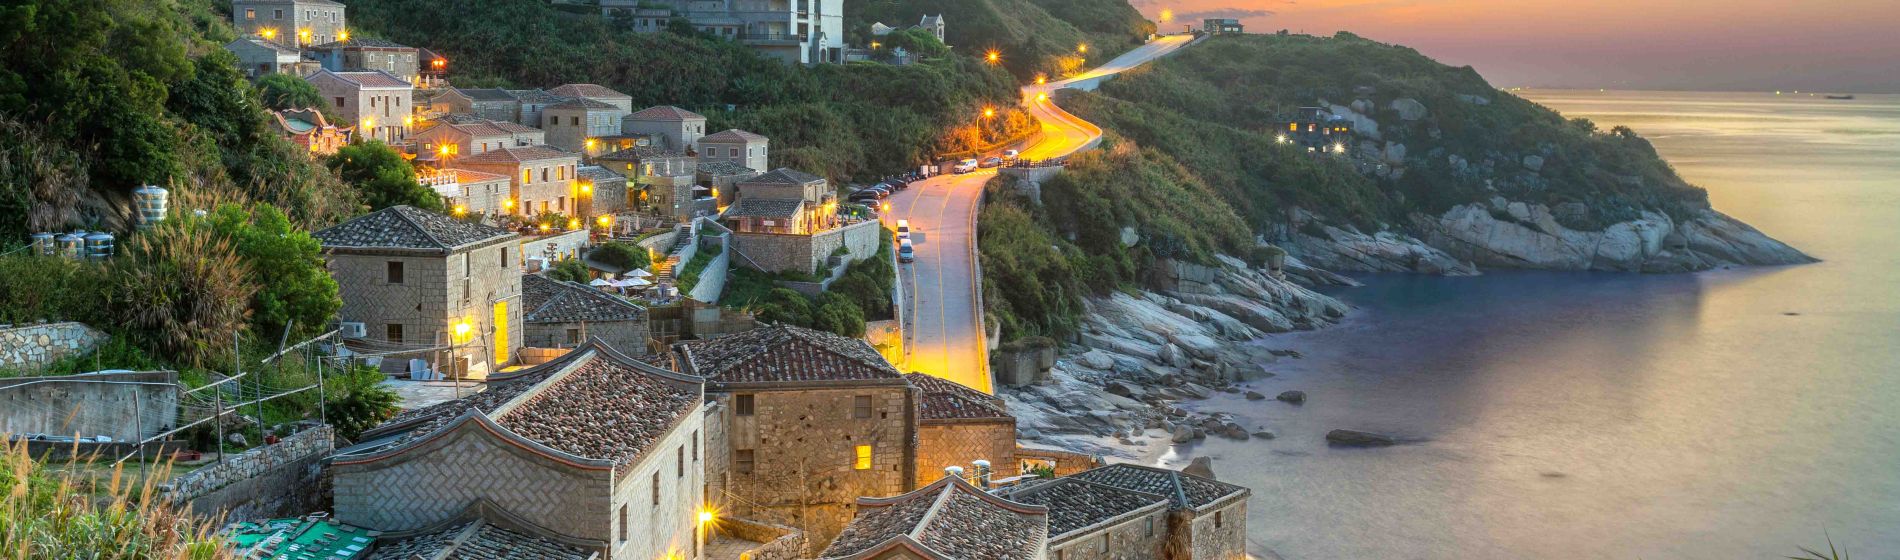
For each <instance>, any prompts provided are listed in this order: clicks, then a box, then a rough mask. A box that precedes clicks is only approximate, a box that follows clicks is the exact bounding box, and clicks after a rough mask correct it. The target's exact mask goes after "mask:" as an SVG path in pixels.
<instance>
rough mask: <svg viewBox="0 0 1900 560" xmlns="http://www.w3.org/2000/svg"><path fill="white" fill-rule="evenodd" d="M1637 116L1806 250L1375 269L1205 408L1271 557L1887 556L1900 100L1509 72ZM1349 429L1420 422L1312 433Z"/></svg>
mask: <svg viewBox="0 0 1900 560" xmlns="http://www.w3.org/2000/svg"><path fill="white" fill-rule="evenodd" d="M1524 95H1525V96H1526V97H1529V98H1531V99H1533V100H1536V101H1539V102H1542V103H1545V104H1547V105H1549V106H1551V107H1553V108H1556V109H1558V110H1560V111H1562V112H1564V113H1565V114H1566V115H1569V116H1573V117H1574V116H1582V117H1587V118H1590V119H1591V120H1594V121H1596V122H1597V123H1598V125H1599V126H1602V127H1604V128H1608V127H1610V126H1612V125H1618V124H1622V125H1629V126H1631V127H1633V128H1635V129H1636V130H1637V132H1639V133H1641V134H1643V135H1644V136H1647V137H1648V138H1650V139H1651V140H1652V141H1653V142H1654V143H1655V144H1656V147H1657V149H1658V150H1660V151H1661V152H1662V153H1663V155H1664V156H1665V157H1667V158H1668V159H1669V160H1670V161H1671V162H1672V163H1674V165H1675V166H1676V168H1677V169H1678V170H1679V171H1680V172H1681V173H1682V175H1683V176H1684V177H1686V178H1688V179H1689V180H1690V181H1691V182H1693V183H1696V184H1698V185H1701V186H1703V187H1705V188H1707V189H1709V191H1710V194H1711V196H1710V198H1711V199H1712V200H1713V202H1714V204H1715V206H1716V208H1718V209H1720V210H1722V211H1724V212H1727V213H1729V214H1730V215H1733V216H1736V217H1738V218H1740V219H1742V220H1744V221H1746V222H1748V223H1750V224H1753V225H1754V226H1756V227H1758V228H1760V229H1762V230H1763V231H1765V232H1767V233H1768V234H1770V235H1772V236H1775V237H1777V238H1779V239H1782V240H1784V241H1787V242H1789V243H1791V244H1793V245H1794V246H1796V247H1798V248H1800V249H1802V250H1804V251H1806V252H1808V253H1809V254H1811V255H1814V256H1816V257H1819V258H1821V259H1823V260H1824V262H1823V263H1821V264H1816V265H1808V266H1798V267H1786V268H1766V269H1740V270H1723V271H1714V272H1708V273H1702V274H1694V275H1673V276H1641V275H1617V274H1587V273H1511V272H1497V273H1491V274H1487V275H1485V276H1482V277H1477V278H1429V277H1418V276H1404V275H1392V276H1375V277H1370V278H1367V279H1366V281H1367V285H1366V286H1365V287H1363V288H1355V289H1348V290H1342V291H1340V292H1338V295H1339V296H1341V297H1343V298H1345V299H1347V300H1348V301H1350V302H1352V303H1353V304H1355V305H1357V306H1359V308H1360V310H1359V311H1358V312H1357V313H1356V314H1355V315H1354V316H1353V317H1352V319H1351V320H1350V321H1349V322H1348V323H1347V324H1345V325H1343V326H1340V327H1338V328H1333V329H1328V330H1325V331H1321V332H1316V333H1301V334H1293V335H1282V336H1279V337H1276V338H1275V339H1272V340H1270V341H1268V344H1269V345H1271V346H1274V347H1290V348H1296V349H1300V350H1301V351H1303V352H1305V354H1306V356H1307V357H1306V359H1304V360H1291V361H1283V362H1282V363H1280V364H1275V365H1273V366H1271V367H1272V369H1274V370H1275V371H1277V372H1278V373H1279V375H1278V376H1277V377H1275V378H1272V379H1267V380H1263V381H1258V382H1255V383H1253V386H1254V387H1255V388H1257V389H1259V390H1260V391H1262V392H1265V393H1267V394H1269V395H1272V394H1274V393H1275V392H1278V391H1281V390H1287V389H1300V390H1304V391H1306V392H1307V393H1308V397H1309V400H1308V402H1307V404H1306V405H1305V406H1303V407H1294V406H1290V405H1285V404H1281V403H1276V402H1272V401H1265V402H1247V401H1244V400H1240V399H1237V398H1233V397H1232V396H1231V395H1224V396H1223V397H1222V398H1219V399H1215V400H1211V401H1207V402H1206V403H1204V404H1203V405H1201V406H1200V407H1201V408H1203V409H1211V410H1227V411H1232V412H1235V413H1238V414H1240V415H1242V416H1243V417H1244V418H1246V420H1245V421H1244V422H1243V423H1244V424H1246V425H1247V427H1249V428H1252V427H1254V426H1266V427H1267V428H1269V429H1271V430H1273V431H1275V432H1278V434H1279V436H1280V437H1279V439H1276V440H1272V441H1261V440H1254V441H1249V442H1232V441H1224V440H1223V441H1209V442H1207V443H1204V444H1200V445H1198V446H1195V447H1190V448H1185V449H1180V450H1178V453H1179V454H1180V456H1178V457H1176V456H1171V457H1170V459H1171V460H1177V461H1178V460H1179V459H1180V458H1181V457H1185V456H1193V455H1212V456H1214V457H1216V460H1215V469H1216V471H1217V472H1218V473H1219V474H1220V476H1221V477H1222V478H1223V479H1226V480H1231V481H1234V482H1237V483H1240V484H1244V485H1247V486H1250V487H1252V488H1253V489H1254V498H1253V501H1252V503H1251V511H1250V512H1249V518H1248V523H1249V528H1250V533H1249V535H1250V537H1251V539H1252V543H1251V547H1252V551H1253V552H1255V553H1256V554H1258V555H1260V556H1263V557H1267V558H1272V557H1274V555H1276V554H1277V555H1279V556H1281V557H1285V558H1289V559H1316V558H1327V559H1335V558H1352V559H1360V558H1367V559H1371V558H1380V559H1383V558H1461V559H1462V558H1592V559H1594V558H1618V559H1634V558H1652V559H1654V558H1693V559H1701V558H1708V559H1741V558H1781V557H1783V556H1785V555H1790V554H1794V553H1796V549H1795V547H1796V546H1798V545H1805V546H1811V547H1812V546H1825V545H1824V544H1823V543H1824V539H1825V538H1826V537H1824V533H1825V534H1827V535H1831V536H1832V538H1833V540H1834V542H1835V543H1836V544H1838V545H1841V546H1844V547H1845V548H1846V549H1848V550H1849V551H1850V552H1852V553H1853V554H1854V555H1855V557H1857V558H1858V557H1867V558H1894V557H1895V555H1896V554H1900V97H1896V96H1872V95H1863V96H1860V99H1858V100H1854V101H1830V100H1823V99H1820V98H1809V97H1806V96H1805V95H1803V96H1802V97H1798V98H1795V97H1786V96H1784V97H1775V96H1773V95H1769V94H1720V93H1716V94H1711V93H1658V92H1607V93H1603V92H1570V91H1529V92H1525V93H1524ZM1334 428H1356V429H1364V430H1372V431H1380V432H1388V433H1393V434H1398V435H1403V436H1409V437H1418V438H1424V439H1425V440H1426V441H1425V442H1424V443H1420V444H1416V445H1407V446H1400V447H1393V448H1386V449H1372V450H1352V449H1331V448H1328V447H1327V446H1326V445H1325V443H1324V441H1323V440H1322V436H1323V435H1324V434H1325V432H1326V431H1327V430H1330V429H1334Z"/></svg>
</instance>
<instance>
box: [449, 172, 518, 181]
mask: <svg viewBox="0 0 1900 560" xmlns="http://www.w3.org/2000/svg"><path fill="white" fill-rule="evenodd" d="M442 172H443V173H454V174H455V182H457V183H486V182H489V181H506V180H508V176H507V175H496V174H494V173H483V172H480V171H473V170H468V169H443V170H442Z"/></svg>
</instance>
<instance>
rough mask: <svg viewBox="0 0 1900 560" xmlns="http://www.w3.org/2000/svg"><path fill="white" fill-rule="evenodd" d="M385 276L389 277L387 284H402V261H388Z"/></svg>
mask: <svg viewBox="0 0 1900 560" xmlns="http://www.w3.org/2000/svg"><path fill="white" fill-rule="evenodd" d="M387 274H388V276H389V283H391V284H401V283H402V261H389V269H388V271H387Z"/></svg>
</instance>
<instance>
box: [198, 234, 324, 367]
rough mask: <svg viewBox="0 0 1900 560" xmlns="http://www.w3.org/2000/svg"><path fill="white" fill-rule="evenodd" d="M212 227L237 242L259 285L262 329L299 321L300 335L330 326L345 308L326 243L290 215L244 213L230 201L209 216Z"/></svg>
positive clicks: (256, 307) (256, 310)
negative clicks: (298, 226) (298, 225)
mask: <svg viewBox="0 0 1900 560" xmlns="http://www.w3.org/2000/svg"><path fill="white" fill-rule="evenodd" d="M206 221H207V222H208V225H209V227H210V228H211V231H214V232H216V233H217V234H218V235H220V236H222V237H223V238H225V239H227V240H230V242H232V243H234V244H235V245H236V249H237V253H238V255H239V256H240V257H242V258H243V259H244V262H245V265H246V266H245V269H246V270H248V271H250V272H251V274H252V277H251V279H250V282H251V283H252V284H254V285H256V286H258V287H259V289H258V291H257V298H256V300H255V301H254V302H253V303H252V305H251V312H252V313H251V318H252V320H253V321H254V323H255V324H256V326H257V328H258V333H259V334H263V335H271V334H274V333H278V332H281V330H282V329H283V328H284V327H285V326H286V325H292V324H294V325H295V326H296V328H297V332H299V333H314V332H318V331H320V330H321V329H324V328H327V327H328V325H329V323H330V321H331V320H332V319H334V318H335V317H336V312H337V310H338V309H340V308H342V307H343V300H342V298H340V297H338V295H337V284H336V279H334V278H332V277H331V276H330V270H329V268H328V267H327V266H326V265H325V263H324V261H323V244H322V243H320V242H318V241H317V240H316V238H314V237H311V236H310V233H309V232H306V231H303V230H299V229H296V228H295V227H293V226H291V224H290V219H289V217H287V216H285V215H284V213H283V212H281V211H279V210H277V209H276V208H273V207H270V206H264V205H259V206H257V207H256V209H255V210H254V211H245V210H244V209H243V208H240V207H238V206H237V205H235V204H225V205H222V206H219V207H218V208H217V210H215V211H213V212H212V213H211V215H210V216H208V217H207V220H206Z"/></svg>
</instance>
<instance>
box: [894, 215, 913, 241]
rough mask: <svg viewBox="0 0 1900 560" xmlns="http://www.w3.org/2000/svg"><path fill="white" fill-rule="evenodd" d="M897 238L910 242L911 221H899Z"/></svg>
mask: <svg viewBox="0 0 1900 560" xmlns="http://www.w3.org/2000/svg"><path fill="white" fill-rule="evenodd" d="M897 238H898V239H899V240H903V241H910V220H898V221H897Z"/></svg>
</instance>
